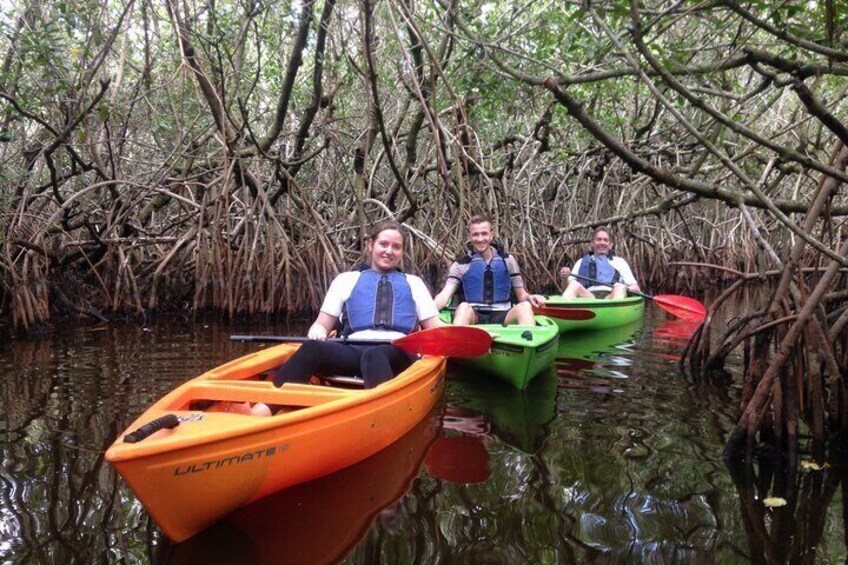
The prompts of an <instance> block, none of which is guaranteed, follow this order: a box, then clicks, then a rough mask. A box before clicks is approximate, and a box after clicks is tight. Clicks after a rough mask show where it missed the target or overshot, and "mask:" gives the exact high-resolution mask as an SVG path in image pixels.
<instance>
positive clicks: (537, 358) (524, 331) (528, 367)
mask: <svg viewBox="0 0 848 565" xmlns="http://www.w3.org/2000/svg"><path fill="white" fill-rule="evenodd" d="M450 316H451V315H450V313H442V319H443V320H445V321H449V320H450ZM477 327H478V328H483V329H485V330H486V331H487V332H489V333H490V334H492V350H491V351H490V352H489V353H488V354H486V355H481V356H480V357H466V358H456V359H451V361H456V362H457V363H460V364H462V365H463V366H465V367H472V368H474V369H480V370H482V371H485V372H486V373H489V374H491V375H494V376H496V377H499V378H501V379H503V380H505V381H506V382H508V383H510V384H511V385H512V386H514V387H515V388H518V389H521V390H524V389H525V388H526V387H527V385H528V384H529V383H530V381H531V380H533V377H535V376H536V375H538V374H539V373H541V372H542V371H544V370H545V369H547V368H548V367H550V366H551V364H552V363H553V361H554V359H555V358H556V354H557V346H558V345H559V339H558V338H559V328H557V325H556V323H555V322H554V321H553V320H551V319H550V318H548V317H547V316H536V325H535V326H518V325H509V326H504V325H502V324H478V325H477Z"/></svg>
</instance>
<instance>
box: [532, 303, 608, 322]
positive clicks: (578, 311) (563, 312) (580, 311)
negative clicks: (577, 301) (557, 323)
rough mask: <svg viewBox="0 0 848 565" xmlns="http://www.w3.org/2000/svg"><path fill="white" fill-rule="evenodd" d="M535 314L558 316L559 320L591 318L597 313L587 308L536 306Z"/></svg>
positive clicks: (550, 316)
mask: <svg viewBox="0 0 848 565" xmlns="http://www.w3.org/2000/svg"><path fill="white" fill-rule="evenodd" d="M533 313H534V314H539V315H540V316H548V317H549V318H557V319H559V320H591V319H592V318H594V317H595V313H594V312H593V311H591V310H586V309H585V308H560V307H558V306H536V307H535V308H533Z"/></svg>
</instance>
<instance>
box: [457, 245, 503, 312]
mask: <svg viewBox="0 0 848 565" xmlns="http://www.w3.org/2000/svg"><path fill="white" fill-rule="evenodd" d="M492 251H493V253H494V254H493V255H492V260H491V261H489V262H488V263H486V260H485V259H483V256H482V255H480V254H479V253H477V252H476V251H473V252H471V254H470V255H467V256H466V258H464V260H463V262H468V263H470V265H469V267H468V270H467V271H466V272H465V275H464V276H463V277H462V291H463V294H464V295H465V300H466V301H468V302H474V303H478V304H509V303H510V291H511V290H512V282H511V280H510V276H509V269H508V268H507V266H506V256H507V255H506V254H505V255H504V256H501V254H500V253H498V250H497V249H496V248H494V246H493V247H492Z"/></svg>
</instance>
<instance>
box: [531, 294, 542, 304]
mask: <svg viewBox="0 0 848 565" xmlns="http://www.w3.org/2000/svg"><path fill="white" fill-rule="evenodd" d="M528 300H529V301H530V304H532V305H533V306H544V305H545V297H544V296H542V295H541V294H531V295H530V296H529V297H528Z"/></svg>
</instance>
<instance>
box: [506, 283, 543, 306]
mask: <svg viewBox="0 0 848 565" xmlns="http://www.w3.org/2000/svg"><path fill="white" fill-rule="evenodd" d="M512 290H513V292H515V298H517V299H518V301H519V302H529V303H530V304H532V305H533V306H544V305H545V297H544V296H542V295H541V294H530V293H529V292H527V289H526V288H524V287H523V286H519V287H515V288H513V289H512Z"/></svg>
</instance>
